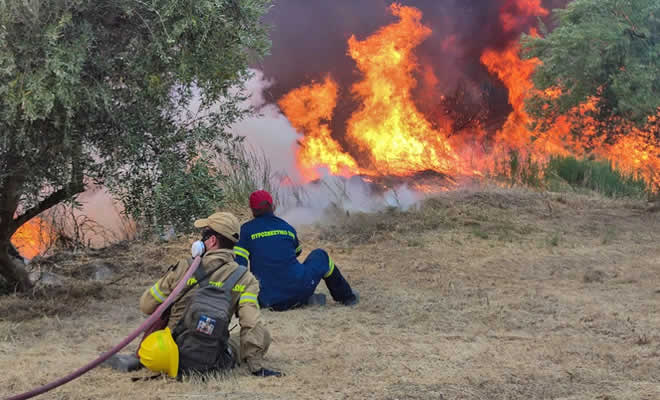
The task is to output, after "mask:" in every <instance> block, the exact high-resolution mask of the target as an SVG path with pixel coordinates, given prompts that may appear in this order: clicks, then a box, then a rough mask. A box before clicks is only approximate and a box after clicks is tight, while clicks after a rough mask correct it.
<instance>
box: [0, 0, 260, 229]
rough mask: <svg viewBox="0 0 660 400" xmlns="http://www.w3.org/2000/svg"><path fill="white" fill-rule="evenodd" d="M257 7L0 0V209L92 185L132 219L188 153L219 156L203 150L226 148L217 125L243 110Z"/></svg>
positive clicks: (215, 1) (228, 0) (224, 1)
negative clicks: (121, 203)
mask: <svg viewBox="0 0 660 400" xmlns="http://www.w3.org/2000/svg"><path fill="white" fill-rule="evenodd" d="M268 4H269V1H268V0H195V1H185V0H154V1H149V2H143V1H136V0H109V1H104V2H95V1H89V0H49V1H36V0H34V1H26V0H5V1H1V2H0V134H1V135H2V137H1V139H0V192H1V193H3V195H4V198H3V199H2V200H10V202H12V201H11V200H15V201H13V203H15V204H12V205H11V208H12V209H11V210H8V212H9V213H11V214H13V212H14V211H16V210H18V209H20V210H23V211H25V210H29V209H31V208H35V207H36V208H38V207H40V205H41V203H42V202H43V200H44V198H45V197H46V196H47V194H53V193H57V191H58V190H60V189H62V190H63V192H61V193H58V199H57V200H59V201H61V200H63V199H64V198H67V197H70V196H71V195H73V194H75V193H77V192H80V191H81V190H83V189H84V184H85V182H92V181H93V182H95V183H102V184H105V185H106V186H108V187H109V188H110V189H111V190H112V191H113V193H114V194H116V195H117V196H118V197H119V198H121V199H122V200H125V201H126V203H127V204H130V205H131V207H130V208H129V211H131V213H133V214H140V213H141V212H142V211H144V210H143V209H141V207H140V204H139V203H138V202H135V201H133V200H135V198H137V197H140V198H142V199H145V200H146V199H147V198H148V197H149V196H150V195H151V194H152V193H156V192H154V191H152V188H153V187H156V186H159V185H160V186H163V185H164V184H165V181H166V180H167V179H170V178H168V177H167V175H168V174H171V173H174V174H177V172H178V171H182V170H186V169H187V168H188V163H189V161H190V160H191V159H193V158H195V157H197V156H198V155H199V154H202V155H203V156H204V157H203V158H204V159H206V158H207V157H206V156H207V155H208V154H213V153H216V152H218V151H220V152H222V151H224V150H223V149H219V148H217V147H216V146H208V143H214V142H215V141H216V140H217V139H218V138H221V139H223V140H225V141H229V140H230V139H231V134H230V133H229V132H227V127H229V126H230V125H231V124H232V123H234V122H236V121H237V120H239V119H240V118H242V117H243V116H244V115H245V113H246V112H247V111H249V110H243V109H242V108H241V106H240V103H241V101H242V100H243V99H244V98H245V96H244V93H243V90H241V88H242V83H243V82H244V81H245V80H246V79H247V78H248V76H249V72H248V69H247V67H248V63H249V61H250V59H251V57H252V56H253V57H257V58H258V57H260V56H262V55H263V54H265V52H266V50H267V48H268V45H269V42H268V40H267V36H266V32H265V28H264V26H263V25H262V24H261V22H260V19H261V16H262V15H263V14H264V13H265V12H266V10H267V8H268ZM234 88H236V89H234ZM184 176H185V174H184V175H181V176H179V178H182V177H184ZM172 179H176V178H172ZM190 183H192V182H190ZM131 196H132V197H133V198H130V197H131ZM0 221H1V224H6V223H7V215H2V216H0ZM13 228H15V227H12V229H13ZM3 233H4V232H3ZM0 236H5V235H0Z"/></svg>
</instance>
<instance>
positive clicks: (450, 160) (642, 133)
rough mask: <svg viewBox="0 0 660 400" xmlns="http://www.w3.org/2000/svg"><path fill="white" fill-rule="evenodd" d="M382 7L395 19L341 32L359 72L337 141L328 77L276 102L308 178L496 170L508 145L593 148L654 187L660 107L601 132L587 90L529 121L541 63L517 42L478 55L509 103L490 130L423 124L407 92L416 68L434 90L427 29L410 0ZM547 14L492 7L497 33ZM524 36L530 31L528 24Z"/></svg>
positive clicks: (527, 3)
mask: <svg viewBox="0 0 660 400" xmlns="http://www.w3.org/2000/svg"><path fill="white" fill-rule="evenodd" d="M389 10H390V12H391V13H392V14H393V15H394V16H396V17H398V21H397V22H395V23H393V24H390V25H388V26H385V27H383V28H381V29H380V30H378V31H377V32H375V33H374V34H372V35H371V36H369V37H367V38H366V39H364V40H362V41H360V40H358V39H356V37H355V36H351V37H350V38H349V39H348V55H349V56H350V57H351V58H352V59H353V60H354V61H355V63H356V65H357V69H358V70H359V72H360V73H361V80H360V81H358V82H357V83H355V84H354V85H353V86H352V88H351V93H352V94H353V95H354V97H355V99H356V100H357V101H358V102H359V107H358V109H357V110H356V111H355V112H354V113H353V114H352V115H351V116H350V118H349V119H348V121H347V125H346V127H345V128H346V131H345V135H343V136H342V141H341V143H340V142H338V141H337V140H336V139H335V138H333V135H332V133H333V132H331V129H330V124H329V122H330V121H331V120H332V118H333V113H334V109H335V106H336V103H337V97H338V87H337V83H336V82H334V81H333V80H332V79H331V78H330V77H327V78H326V79H325V80H324V82H322V83H312V84H310V85H307V86H303V87H300V88H298V89H295V90H293V91H291V92H290V93H288V94H287V95H286V96H285V97H284V98H282V99H281V100H280V102H279V104H280V107H281V108H282V110H283V112H284V113H285V115H286V116H287V118H288V119H289V120H290V121H291V123H292V125H293V126H294V127H295V128H296V129H297V130H298V131H300V132H301V133H303V134H304V137H303V139H301V141H300V144H301V147H300V148H299V149H298V153H297V157H298V166H299V168H300V170H301V171H302V172H303V175H304V176H305V177H306V178H307V179H315V178H318V169H319V167H326V168H327V169H328V170H329V171H330V172H331V173H333V174H335V175H344V176H349V175H354V174H363V175H364V174H366V175H371V176H383V175H398V176H412V175H414V174H415V173H416V172H420V171H426V170H433V171H436V172H439V173H443V174H448V175H454V176H456V175H467V176H475V177H484V176H486V175H488V173H489V172H492V171H495V170H497V169H500V170H497V171H496V172H498V173H500V172H506V171H501V168H502V167H501V161H502V160H504V159H506V158H507V157H508V156H509V152H511V151H512V150H513V151H516V152H518V153H519V154H520V156H521V157H523V158H526V159H529V160H531V161H533V162H536V163H540V164H543V163H544V162H545V161H547V160H548V159H549V157H550V156H554V155H562V156H568V155H573V156H576V157H584V156H587V155H591V156H596V157H597V158H599V159H602V160H609V161H610V162H611V163H612V164H613V165H614V166H615V167H616V168H618V169H619V170H620V171H622V172H625V173H626V174H631V175H633V176H635V177H642V178H643V179H645V180H646V182H647V183H649V185H650V186H651V187H652V188H655V189H654V190H656V191H658V190H660V172H657V171H660V147H659V146H658V140H657V138H658V137H660V132H659V130H660V127H659V124H658V118H660V110H659V111H658V116H654V117H652V118H650V119H649V124H648V126H647V128H644V129H638V128H635V127H634V126H633V125H632V124H626V123H622V122H620V121H617V122H619V123H618V124H613V125H618V126H619V127H620V128H619V131H618V132H607V134H604V132H603V130H602V126H599V124H598V123H597V121H596V120H595V119H594V118H592V117H591V115H596V114H597V113H598V111H599V110H598V100H599V99H598V97H592V98H589V99H587V101H585V102H584V103H583V104H580V105H579V106H578V107H575V108H574V109H573V110H570V111H569V112H568V113H567V114H566V115H561V116H557V117H556V118H554V119H553V120H552V121H551V120H550V119H548V120H547V121H541V122H543V124H542V125H543V126H544V128H547V129H542V130H541V129H538V128H537V129H534V128H532V121H533V119H532V117H531V116H530V115H529V114H528V113H527V111H526V110H525V100H526V98H528V97H529V96H530V95H531V94H534V93H537V94H538V92H537V91H536V89H535V87H534V84H533V82H532V79H531V78H532V75H533V73H534V70H535V69H536V67H537V66H538V65H540V63H541V61H540V60H538V59H530V60H522V59H521V58H520V51H521V48H520V44H519V43H518V41H517V40H512V41H511V42H510V43H509V44H508V45H505V46H503V47H499V48H497V49H486V50H485V51H484V52H483V53H482V54H481V57H480V61H481V63H482V64H483V65H484V66H485V67H486V68H487V69H488V71H489V72H490V73H491V74H492V75H493V76H495V77H497V78H498V79H499V80H500V81H501V82H502V83H503V84H504V85H505V86H506V88H507V89H508V93H509V95H508V96H509V98H508V100H509V103H510V105H511V107H512V112H511V113H510V114H509V115H508V117H507V119H506V121H505V122H504V124H503V125H502V127H501V128H500V129H499V130H498V131H497V132H496V133H495V135H494V136H489V135H488V134H487V132H486V130H485V129H484V128H483V127H481V126H479V125H478V124H475V125H474V126H472V127H471V128H469V130H467V129H466V130H465V131H461V133H460V135H450V134H449V133H448V132H451V129H452V123H453V121H451V120H450V119H449V117H448V116H447V115H435V114H439V113H435V114H434V113H433V112H431V114H433V118H434V120H433V123H431V122H430V120H429V119H427V118H426V117H425V115H424V114H423V113H422V112H420V110H419V109H418V108H417V107H416V105H415V103H414V100H413V98H412V96H413V95H412V93H413V89H416V87H417V84H418V82H417V81H416V79H415V77H414V73H415V72H418V70H420V69H421V71H420V76H421V78H422V84H423V86H422V88H421V90H418V91H416V93H417V95H419V96H421V98H422V99H426V98H427V97H428V98H432V97H433V91H435V90H436V87H437V86H438V83H439V78H438V76H437V75H436V74H435V71H434V69H433V66H432V65H427V64H426V63H425V64H424V65H423V67H422V68H419V66H418V62H417V59H416V57H415V55H414V53H413V52H414V49H415V48H416V47H417V46H419V45H420V44H421V43H422V42H423V41H424V40H425V39H426V38H427V37H428V36H429V35H430V34H431V30H430V28H428V27H427V26H425V25H423V24H422V22H421V19H422V13H421V12H420V11H419V10H418V9H416V8H413V7H404V6H401V5H399V4H396V3H394V4H392V5H391V6H390V8H389ZM548 14H549V12H548V10H546V9H545V8H543V7H542V5H541V0H507V1H506V2H505V4H504V6H503V7H502V8H501V9H500V14H499V22H500V24H501V27H502V30H503V31H504V32H521V31H522V30H524V28H525V26H526V25H528V24H529V23H530V22H531V21H532V20H533V17H538V16H547V15H548ZM530 34H531V35H538V33H537V32H536V31H535V30H534V29H532V30H530ZM454 46H456V38H455V36H449V37H448V38H447V39H446V40H445V42H443V45H442V48H443V49H444V51H446V52H451V51H452V49H453V47H454ZM542 95H544V96H547V97H548V98H550V99H552V98H557V97H559V96H561V95H562V90H561V88H558V87H553V88H550V89H548V90H546V91H545V92H544V93H542ZM598 95H599V94H597V96H598ZM335 134H336V135H341V132H335ZM335 137H337V136H335ZM343 146H347V148H344V147H343ZM347 149H348V151H347ZM498 161H499V162H498ZM431 186H433V185H430V186H429V185H428V184H426V183H420V184H419V185H418V189H419V190H421V191H426V190H430V189H429V188H430V187H431Z"/></svg>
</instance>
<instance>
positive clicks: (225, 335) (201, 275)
mask: <svg viewBox="0 0 660 400" xmlns="http://www.w3.org/2000/svg"><path fill="white" fill-rule="evenodd" d="M239 225H240V224H239V221H238V219H237V218H236V217H235V216H234V215H233V214H230V213H223V212H220V213H215V214H213V215H211V216H210V217H208V218H204V219H200V220H197V221H195V227H196V228H201V229H202V239H201V240H200V241H197V242H195V243H193V246H192V256H193V258H194V257H196V256H199V255H202V262H201V264H200V266H199V268H198V269H197V271H196V272H195V274H194V277H193V278H191V279H189V280H188V282H187V286H186V288H184V290H183V291H182V292H181V294H179V297H178V298H177V299H176V301H175V302H174V303H173V304H172V306H171V307H170V309H169V321H168V322H167V327H166V328H165V329H160V330H156V331H155V332H153V333H151V334H149V335H148V336H146V338H145V339H144V340H143V341H142V343H141V344H140V348H139V350H138V355H139V362H140V363H141V364H142V365H144V366H146V367H147V368H149V369H151V370H153V371H156V372H166V373H168V374H169V375H170V376H173V377H174V376H177V375H178V373H179V372H180V373H183V374H190V373H206V372H213V371H218V370H226V369H230V368H233V367H234V366H235V365H237V364H242V363H244V364H246V365H247V367H248V369H249V370H250V372H251V373H252V374H253V375H255V376H280V375H281V373H280V372H277V371H273V370H270V369H266V368H264V367H263V366H262V360H263V357H264V355H265V354H266V352H267V351H268V347H269V346H270V342H271V337H270V334H269V332H268V330H267V329H266V328H265V326H264V325H263V323H262V322H261V321H260V312H259V305H258V302H257V298H258V295H259V283H258V281H257V280H256V279H255V277H254V276H253V275H252V274H251V273H250V272H249V271H247V269H246V268H245V267H244V266H241V265H238V264H237V263H236V262H235V261H234V254H233V250H232V249H233V247H234V244H235V243H236V242H237V241H238V238H239V236H238V235H239ZM191 263H192V261H191V259H184V260H181V261H180V262H179V263H178V264H176V265H173V266H171V267H170V268H169V269H168V270H167V272H166V274H165V275H164V276H163V277H162V278H160V279H159V280H158V281H157V282H156V283H155V284H154V285H153V286H151V287H150V288H148V289H147V290H145V292H144V294H143V295H142V298H141V299H140V309H141V310H142V311H143V312H144V313H146V314H151V313H153V312H154V311H155V310H156V308H158V306H159V305H160V304H161V303H162V302H163V301H165V299H166V298H167V296H168V295H169V294H170V293H171V292H172V290H173V289H174V288H175V287H176V285H177V284H178V283H179V281H180V280H181V278H182V277H183V276H184V274H185V272H186V271H187V270H188V267H189V266H190V264H191ZM232 315H237V316H238V321H239V325H240V338H238V337H236V336H232V337H230V336H229V330H228V325H229V322H230V320H231V317H232ZM163 325H165V324H164V323H163ZM128 357H131V356H128ZM133 358H135V357H134V356H133ZM135 362H137V359H135ZM126 363H127V356H123V359H122V358H121V357H120V358H117V359H115V360H114V361H111V362H110V365H111V366H112V367H114V368H116V369H123V370H130V369H131V368H130V367H128V366H126ZM122 364H123V365H122Z"/></svg>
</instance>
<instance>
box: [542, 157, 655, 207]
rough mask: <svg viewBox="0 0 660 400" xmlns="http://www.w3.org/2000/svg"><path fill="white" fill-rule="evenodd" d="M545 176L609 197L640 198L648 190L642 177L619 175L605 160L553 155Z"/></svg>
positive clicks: (548, 181) (551, 181) (547, 180)
mask: <svg viewBox="0 0 660 400" xmlns="http://www.w3.org/2000/svg"><path fill="white" fill-rule="evenodd" d="M544 175H545V179H546V182H547V183H548V184H550V185H552V184H553V181H556V180H557V179H560V180H561V181H563V182H566V183H568V184H569V185H571V186H572V187H577V188H586V189H590V190H594V191H596V192H599V193H602V194H604V195H606V196H609V197H620V196H631V197H641V196H644V195H645V194H646V192H647V190H648V187H647V184H646V182H644V180H643V179H636V178H635V177H633V176H628V175H625V174H622V173H621V172H619V171H617V170H616V169H614V168H612V165H611V164H610V163H609V162H605V161H595V160H586V159H584V160H578V159H576V158H575V157H561V156H555V157H551V158H550V161H549V162H548V164H547V165H546V167H545V172H544Z"/></svg>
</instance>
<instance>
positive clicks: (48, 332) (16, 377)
mask: <svg viewBox="0 0 660 400" xmlns="http://www.w3.org/2000/svg"><path fill="white" fill-rule="evenodd" d="M328 220H329V222H328V223H326V224H324V225H323V226H316V227H301V228H300V229H299V231H300V233H301V236H302V238H303V241H304V245H305V247H306V250H307V251H309V250H311V249H313V248H315V247H324V248H326V249H327V250H328V251H329V252H330V253H331V255H332V256H333V258H334V259H335V261H336V262H337V265H339V266H340V267H341V269H342V271H343V272H344V274H345V275H347V276H348V278H349V281H350V282H351V283H352V284H353V286H354V287H355V288H357V289H358V290H359V291H360V293H361V297H362V302H361V303H360V304H359V305H358V306H357V307H355V308H345V307H341V306H337V305H334V304H329V305H328V306H326V307H322V308H318V307H317V308H308V309H303V310H296V311H290V312H286V313H273V312H270V311H264V312H263V317H264V319H265V320H266V322H267V325H268V327H269V329H270V330H271V333H272V334H273V337H274V343H273V345H272V347H271V351H270V353H269V357H268V362H269V364H270V365H271V366H272V367H273V368H276V369H280V370H283V371H285V372H286V373H287V376H286V377H283V378H269V379H260V378H254V377H251V376H249V375H248V374H247V373H246V372H245V371H242V370H238V371H235V372H233V373H231V374H229V375H228V376H226V377H224V378H219V379H212V380H210V381H207V382H203V383H202V382H197V381H192V382H184V383H178V382H175V381H172V380H167V379H164V378H163V379H155V380H150V381H138V382H132V381H131V379H130V378H131V377H142V376H150V375H151V374H149V373H146V372H139V373H134V374H121V373H116V372H112V371H110V370H107V369H96V370H94V371H92V372H90V373H88V374H87V375H85V376H83V377H82V378H80V379H78V380H76V381H74V382H72V383H69V384H67V385H65V386H63V387H61V388H59V389H57V390H56V391H54V392H51V393H49V394H47V395H45V396H43V397H44V398H57V399H96V398H104V399H125V398H126V399H128V398H135V399H215V398H230V399H390V400H394V399H445V400H449V399H452V400H453V399H470V400H472V399H481V400H485V399H601V400H605V399H607V400H614V399H617V400H618V399H659V398H660V374H659V371H660V307H658V303H659V301H660V279H659V278H660V245H659V242H658V240H659V238H660V216H659V215H658V213H649V212H647V211H646V205H645V204H643V203H635V202H631V201H628V202H624V201H612V200H605V199H600V198H593V197H585V196H581V195H565V194H562V195H559V194H538V193H534V192H526V191H517V190H499V189H495V190H484V191H477V192H475V191H466V192H449V193H445V194H443V195H441V196H440V197H437V198H434V199H431V200H428V201H427V202H426V203H424V205H423V206H422V207H421V208H420V209H417V210H412V211H409V212H399V211H396V210H390V211H386V212H383V213H380V214H371V215H362V214H358V215H346V213H344V212H337V213H335V215H330V216H328ZM188 246H189V244H188V242H180V243H175V244H169V245H166V246H162V247H158V246H156V245H155V244H145V243H142V244H137V243H134V244H125V245H120V246H116V247H114V248H112V249H107V250H103V251H99V252H95V253H91V254H85V255H77V256H76V257H75V258H72V257H60V258H59V259H57V258H56V259H54V260H55V261H52V262H48V263H46V262H44V263H43V268H45V269H51V270H53V271H55V272H58V273H61V274H63V275H68V276H71V279H69V280H66V282H65V283H64V285H63V286H62V287H60V288H56V289H44V290H43V291H41V292H39V293H37V294H36V295H35V296H32V297H29V298H28V297H21V296H13V295H11V296H5V297H3V298H0V368H1V369H2V371H3V373H2V374H1V375H0V394H4V395H8V394H15V393H18V392H22V391H25V390H28V389H30V388H31V387H33V386H35V385H39V384H44V383H47V382H49V381H51V380H53V379H56V378H58V377H60V376H62V375H64V374H66V373H68V372H70V371H73V370H75V369H76V368H78V367H80V366H81V365H83V364H84V363H86V362H87V361H89V360H91V359H93V358H95V357H96V356H97V355H98V354H99V353H100V352H102V351H105V350H107V349H109V348H110V347H111V345H113V344H115V343H118V342H119V341H120V340H121V339H122V338H123V337H124V336H125V335H127V334H128V333H130V331H132V329H134V328H135V327H136V326H138V325H139V323H140V322H141V321H142V318H143V316H142V315H140V313H139V311H138V310H137V302H138V298H139V296H140V294H141V293H142V290H143V289H144V288H146V287H148V286H149V285H151V284H152V283H153V280H154V279H155V278H157V277H158V275H159V274H160V273H161V271H163V270H164V269H165V268H166V267H167V265H168V263H170V262H171V261H173V258H174V256H176V255H177V254H180V255H185V254H187V252H188ZM101 261H103V262H107V263H108V265H111V266H113V268H114V271H115V277H114V278H113V280H112V281H113V283H112V284H109V285H107V284H105V285H104V284H99V283H93V282H89V281H87V280H80V279H77V278H81V276H80V274H81V272H79V271H81V270H82V271H84V270H85V268H87V267H82V268H81V265H83V266H84V265H87V264H89V263H98V262H101ZM321 286H322V287H321V288H320V290H321V291H322V292H324V293H327V290H326V289H325V287H323V284H322V285H321ZM53 295H57V296H59V297H57V299H53V298H52V296H53ZM330 303H331V302H330ZM129 349H130V350H131V351H132V350H134V349H135V343H133V344H132V345H131V346H129Z"/></svg>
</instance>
